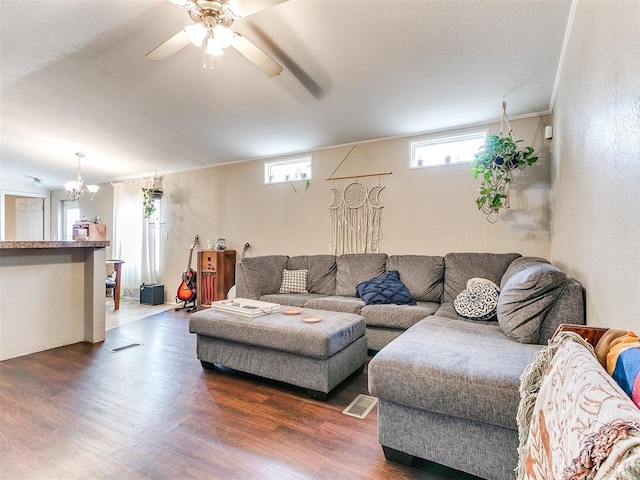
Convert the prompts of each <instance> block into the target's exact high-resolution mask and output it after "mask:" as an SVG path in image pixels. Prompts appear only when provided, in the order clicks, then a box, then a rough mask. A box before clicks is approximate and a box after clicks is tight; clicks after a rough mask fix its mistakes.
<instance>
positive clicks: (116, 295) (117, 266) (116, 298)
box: [106, 260, 124, 310]
mask: <svg viewBox="0 0 640 480" xmlns="http://www.w3.org/2000/svg"><path fill="white" fill-rule="evenodd" d="M106 263H107V264H113V269H114V270H115V271H116V286H115V288H114V289H113V306H114V307H113V309H114V310H118V309H119V308H120V278H121V276H122V264H123V263H124V260H107V261H106Z"/></svg>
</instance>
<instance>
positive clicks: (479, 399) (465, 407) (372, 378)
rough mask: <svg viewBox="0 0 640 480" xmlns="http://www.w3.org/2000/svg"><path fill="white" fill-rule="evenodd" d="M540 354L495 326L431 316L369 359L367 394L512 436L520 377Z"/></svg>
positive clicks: (518, 398)
mask: <svg viewBox="0 0 640 480" xmlns="http://www.w3.org/2000/svg"><path fill="white" fill-rule="evenodd" d="M540 348H542V346H540V345H522V344H520V343H518V342H515V341H513V340H511V339H509V338H508V337H506V336H505V335H504V333H503V332H502V331H501V330H500V327H499V326H497V325H493V326H492V325H483V324H479V323H476V322H460V321H455V320H449V319H444V318H440V317H437V316H430V317H428V318H426V319H424V320H421V321H419V322H418V323H416V324H415V325H414V326H413V327H411V328H409V329H408V330H407V331H406V332H404V333H403V334H402V335H400V336H399V337H398V338H396V339H395V340H393V341H392V342H391V343H389V344H388V345H387V346H385V347H384V348H383V349H382V350H380V351H379V352H378V353H377V354H376V356H375V357H373V359H372V360H371V361H370V362H369V391H370V392H371V394H372V395H375V396H376V397H379V398H380V399H385V400H389V401H392V402H395V403H400V404H403V405H406V406H409V407H413V408H417V409H422V410H427V411H431V412H435V413H440V414H442V415H449V416H453V417H457V418H462V419H471V420H475V421H478V422H483V423H488V424H491V425H497V426H501V427H504V428H509V429H512V430H516V429H517V425H516V413H517V410H518V404H519V402H520V393H519V386H520V375H522V373H523V371H524V369H525V367H526V366H527V365H528V364H529V363H530V362H531V361H532V360H533V356H534V354H535V353H536V352H537V351H538V350H539V349H540ZM479 405H481V406H482V408H479V407H478V406H479Z"/></svg>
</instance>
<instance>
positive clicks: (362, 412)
mask: <svg viewBox="0 0 640 480" xmlns="http://www.w3.org/2000/svg"><path fill="white" fill-rule="evenodd" d="M376 403H378V399H377V398H376V397H370V396H369V395H363V394H360V395H358V396H357V397H356V398H355V399H354V400H353V402H351V403H350V404H349V406H348V407H347V408H345V409H344V410H343V411H342V413H344V414H345V415H351V416H352V417H357V418H364V417H366V416H367V415H369V412H370V411H371V410H372V409H373V407H375V405H376Z"/></svg>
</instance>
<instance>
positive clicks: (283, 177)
mask: <svg viewBox="0 0 640 480" xmlns="http://www.w3.org/2000/svg"><path fill="white" fill-rule="evenodd" d="M309 179H311V156H310V155H309V156H307V157H298V158H293V159H289V160H281V161H278V162H265V163H264V184H265V185H269V184H271V183H286V182H298V181H300V180H309Z"/></svg>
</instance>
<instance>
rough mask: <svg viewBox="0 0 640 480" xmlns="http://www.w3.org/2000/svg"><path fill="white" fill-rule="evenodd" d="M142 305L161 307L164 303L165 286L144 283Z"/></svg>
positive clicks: (142, 286)
mask: <svg viewBox="0 0 640 480" xmlns="http://www.w3.org/2000/svg"><path fill="white" fill-rule="evenodd" d="M140 303H142V304H143V305H161V304H163V303H164V285H160V284H158V283H143V284H142V285H140Z"/></svg>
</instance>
